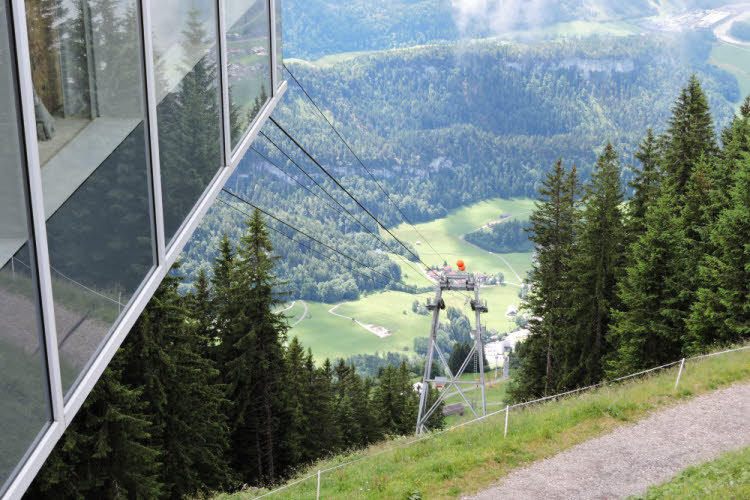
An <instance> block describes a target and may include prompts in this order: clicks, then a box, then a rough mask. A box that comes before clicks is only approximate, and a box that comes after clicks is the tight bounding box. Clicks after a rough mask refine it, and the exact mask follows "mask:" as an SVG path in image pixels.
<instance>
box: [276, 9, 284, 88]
mask: <svg viewBox="0 0 750 500" xmlns="http://www.w3.org/2000/svg"><path fill="white" fill-rule="evenodd" d="M274 9H275V10H276V75H277V76H276V78H278V82H276V85H277V86H278V84H279V82H281V81H283V80H284V66H283V64H284V49H283V42H284V36H283V27H284V25H283V24H282V22H281V18H282V15H281V10H282V9H281V0H274Z"/></svg>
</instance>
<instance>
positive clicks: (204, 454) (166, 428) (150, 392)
mask: <svg viewBox="0 0 750 500" xmlns="http://www.w3.org/2000/svg"><path fill="white" fill-rule="evenodd" d="M180 279H181V277H180V276H177V275H175V274H172V275H169V276H167V277H165V278H164V280H163V281H162V283H161V285H160V286H159V288H158V289H157V291H156V293H155V294H154V296H153V297H152V299H151V301H150V302H149V305H148V307H147V308H146V309H145V310H144V312H143V313H142V314H141V316H140V317H139V318H138V321H137V322H136V324H135V325H134V327H133V329H132V330H131V332H130V335H129V337H128V343H127V349H128V356H127V365H126V369H125V373H126V375H125V379H126V380H127V381H128V382H129V383H130V384H132V385H134V386H136V387H142V398H143V400H144V401H146V402H148V404H149V418H150V420H151V422H152V426H153V428H152V432H151V443H152V446H155V447H158V448H159V449H161V450H162V459H161V462H162V468H161V471H160V472H161V474H160V475H161V478H162V482H163V483H164V485H165V496H166V497H169V498H182V497H184V496H186V495H195V494H196V493H198V492H199V491H208V490H209V489H216V488H222V487H225V486H227V485H228V484H229V477H230V474H229V469H228V464H227V462H226V459H225V456H226V451H227V447H228V426H227V419H226V416H225V413H224V410H225V407H226V404H225V399H224V388H223V386H221V385H219V382H218V370H217V369H216V367H215V364H214V362H213V360H211V359H209V358H208V357H206V354H207V350H206V346H207V344H208V338H207V336H206V332H204V331H201V330H199V329H198V328H196V327H197V326H198V325H199V323H196V322H193V321H191V319H190V317H189V314H188V310H187V309H186V307H185V305H186V303H189V302H190V301H189V300H187V299H186V298H184V297H182V296H181V295H180V294H179V293H178V292H177V287H178V285H179V282H180Z"/></svg>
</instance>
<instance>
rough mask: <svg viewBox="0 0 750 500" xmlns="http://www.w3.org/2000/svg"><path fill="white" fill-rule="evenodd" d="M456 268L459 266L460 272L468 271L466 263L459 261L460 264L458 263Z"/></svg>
mask: <svg viewBox="0 0 750 500" xmlns="http://www.w3.org/2000/svg"><path fill="white" fill-rule="evenodd" d="M456 266H458V270H459V271H465V270H466V264H464V261H463V260H461V259H459V260H458V262H456Z"/></svg>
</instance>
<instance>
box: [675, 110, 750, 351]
mask: <svg viewBox="0 0 750 500" xmlns="http://www.w3.org/2000/svg"><path fill="white" fill-rule="evenodd" d="M749 111H750V109H749ZM748 122H750V115H744V116H743V118H742V119H741V120H739V121H737V122H735V123H734V124H733V128H735V132H734V133H733V134H732V136H733V139H732V143H731V144H729V145H727V150H729V151H730V153H729V154H726V155H724V158H723V161H724V162H726V164H727V167H728V168H727V170H728V171H731V173H732V182H731V188H730V190H729V202H728V207H726V208H724V209H723V210H722V211H721V212H720V213H719V215H718V217H717V220H716V222H715V223H713V224H712V227H711V230H710V235H709V237H708V239H709V242H710V245H711V246H710V251H707V252H706V253H705V255H704V256H703V259H702V262H701V266H700V275H701V278H702V279H701V287H700V288H699V290H698V292H697V300H696V301H695V303H694V304H693V306H692V309H691V311H690V317H689V319H688V321H687V326H688V334H687V336H686V337H687V338H686V346H685V351H686V352H688V353H691V354H692V353H696V352H700V351H702V350H705V349H706V348H707V347H709V346H711V345H713V344H729V343H731V342H737V341H740V340H742V339H744V338H748V337H750V305H749V304H750V291H749V289H748V283H750V251H748V241H750V215H749V214H750V155H749V154H748V153H747V150H745V153H744V154H737V153H736V150H737V149H743V148H744V147H746V146H747V142H746V141H748V140H749V139H750V136H749V135H747V132H748ZM743 136H744V137H743ZM739 141H742V142H744V146H740V145H738V144H737V142H739ZM732 150H735V151H734V152H732Z"/></svg>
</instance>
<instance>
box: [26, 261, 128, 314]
mask: <svg viewBox="0 0 750 500" xmlns="http://www.w3.org/2000/svg"><path fill="white" fill-rule="evenodd" d="M16 262H18V263H19V264H21V265H22V266H23V267H25V268H27V269H28V270H30V271H31V270H32V269H31V266H29V265H28V264H27V263H25V262H24V261H22V260H20V259H16V258H15V257H11V265H12V266H15V263H16ZM50 270H52V272H54V273H55V274H57V275H58V276H60V277H61V278H63V279H64V280H67V281H69V282H71V283H73V284H74V285H77V286H78V287H80V288H82V289H84V290H86V291H87V292H89V293H92V294H94V295H96V296H97V297H100V298H102V299H105V300H108V301H109V302H112V303H113V304H116V305H117V306H118V308H119V309H122V308H123V307H124V304H123V303H122V302H121V300H116V299H113V298H111V297H107V296H106V295H104V294H102V293H100V292H97V291H96V290H92V289H91V288H89V287H87V286H86V285H84V284H83V283H80V282H78V281H76V280H74V279H73V278H71V277H69V276H66V275H64V274H63V273H61V272H60V271H58V270H57V269H55V268H54V267H52V266H50ZM14 273H15V270H14Z"/></svg>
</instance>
